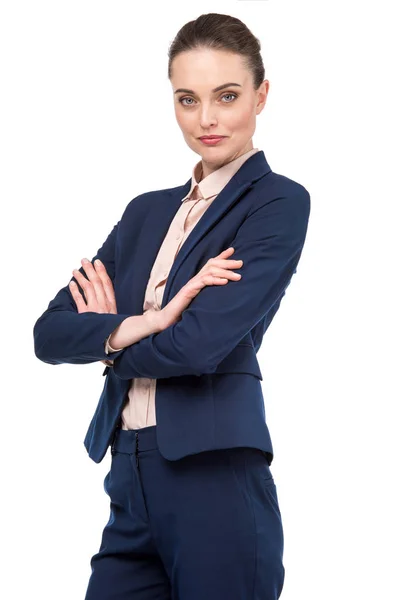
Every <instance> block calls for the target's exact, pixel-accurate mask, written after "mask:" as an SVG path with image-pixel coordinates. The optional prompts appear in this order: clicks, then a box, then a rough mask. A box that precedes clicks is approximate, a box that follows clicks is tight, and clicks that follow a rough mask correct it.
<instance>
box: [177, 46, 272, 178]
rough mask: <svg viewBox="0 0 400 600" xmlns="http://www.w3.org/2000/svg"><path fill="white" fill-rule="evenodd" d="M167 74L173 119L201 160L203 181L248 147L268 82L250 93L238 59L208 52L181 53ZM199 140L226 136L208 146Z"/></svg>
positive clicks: (249, 79) (245, 72)
mask: <svg viewBox="0 0 400 600" xmlns="http://www.w3.org/2000/svg"><path fill="white" fill-rule="evenodd" d="M171 72H172V74H171V79H170V80H171V84H172V88H173V96H174V107H175V115H176V119H177V122H178V125H179V127H180V128H181V130H182V133H183V137H184V138H185V141H186V143H187V145H188V146H189V147H190V148H191V149H192V150H193V152H196V154H199V155H200V156H201V158H202V163H203V177H206V176H207V175H208V174H209V173H211V172H213V171H215V170H216V169H218V168H220V167H221V166H223V165H224V164H226V163H228V162H231V161H232V160H234V159H235V158H237V157H238V156H241V155H242V154H244V153H245V152H248V151H249V150H251V149H252V148H253V142H252V136H253V134H254V131H255V128H256V116H257V115H258V114H260V112H261V111H262V110H263V108H264V106H265V103H266V99H267V94H268V89H269V82H268V80H267V79H266V80H264V81H263V83H262V84H261V86H260V87H259V88H258V90H254V88H253V82H252V73H251V72H250V71H249V70H247V69H246V68H245V66H244V64H243V59H242V58H241V56H240V55H238V54H234V53H231V52H226V51H222V50H211V49H208V48H207V49H197V50H190V51H186V52H181V53H180V54H178V55H177V56H176V57H175V58H174V60H173V63H172V70H171ZM227 83H229V84H230V85H228V86H225V85H224V84H227ZM233 84H237V85H233ZM220 86H224V87H223V88H222V89H218V90H215V88H217V87H218V88H219V87H220ZM204 135H221V136H226V137H224V139H222V140H221V141H220V142H218V143H217V144H215V145H212V146H207V145H206V144H205V143H203V142H202V141H201V140H200V139H199V138H200V137H201V136H204Z"/></svg>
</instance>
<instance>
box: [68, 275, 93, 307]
mask: <svg viewBox="0 0 400 600" xmlns="http://www.w3.org/2000/svg"><path fill="white" fill-rule="evenodd" d="M85 271H86V270H85ZM72 274H73V276H74V277H75V279H76V280H77V282H78V283H79V285H80V286H81V288H82V289H83V292H84V294H85V298H86V303H87V305H88V310H93V311H95V312H96V309H95V306H96V304H97V299H96V293H95V291H94V288H93V285H92V283H91V282H90V281H88V280H87V279H86V277H85V276H84V275H82V273H81V272H80V271H78V269H74V270H73V271H72Z"/></svg>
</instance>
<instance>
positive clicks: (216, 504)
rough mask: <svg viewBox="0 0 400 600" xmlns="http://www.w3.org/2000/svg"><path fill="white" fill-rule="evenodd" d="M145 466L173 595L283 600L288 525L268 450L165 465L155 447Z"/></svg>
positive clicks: (143, 459) (143, 458) (186, 599)
mask: <svg viewBox="0 0 400 600" xmlns="http://www.w3.org/2000/svg"><path fill="white" fill-rule="evenodd" d="M139 461H140V467H141V472H142V480H143V491H144V494H145V498H146V505H147V509H148V514H149V518H150V521H151V523H152V528H153V531H154V536H155V539H156V543H157V548H158V552H159V554H160V557H161V558H162V561H163V564H164V566H165V569H166V572H167V574H168V577H169V579H170V582H171V588H172V597H173V598H177V599H179V600H205V599H207V600H225V599H226V600H228V599H229V600H277V599H278V598H279V596H280V594H281V591H282V588H283V581H284V573H285V569H284V566H283V562H282V559H283V528H282V520H281V514H280V509H279V504H278V497H277V492H276V486H275V482H274V480H273V477H272V473H271V470H270V467H269V466H268V463H267V459H266V457H265V455H264V453H263V452H261V451H260V450H257V449H253V448H234V449H227V450H216V451H211V452H203V453H200V454H196V455H192V456H188V457H185V458H183V459H181V460H179V461H166V460H165V459H163V457H162V456H161V455H160V454H159V453H158V450H152V451H147V452H144V453H142V454H139Z"/></svg>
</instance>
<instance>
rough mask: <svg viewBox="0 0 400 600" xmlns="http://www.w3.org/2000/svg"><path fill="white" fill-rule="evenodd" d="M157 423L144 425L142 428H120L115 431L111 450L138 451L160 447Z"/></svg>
mask: <svg viewBox="0 0 400 600" xmlns="http://www.w3.org/2000/svg"><path fill="white" fill-rule="evenodd" d="M156 430H157V426H156V425H151V426H149V427H142V428H140V429H121V428H120V427H118V429H117V430H116V432H115V436H114V441H113V443H112V446H111V452H113V451H114V450H116V451H117V452H126V453H133V454H134V453H138V452H142V451H144V450H154V449H155V448H158V445H157V436H156Z"/></svg>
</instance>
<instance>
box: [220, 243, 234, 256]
mask: <svg viewBox="0 0 400 600" xmlns="http://www.w3.org/2000/svg"><path fill="white" fill-rule="evenodd" d="M234 251H235V248H233V247H232V246H230V248H227V249H226V250H223V251H222V252H221V254H218V256H219V257H220V258H221V257H222V256H230V255H231V254H232V253H233V252H234Z"/></svg>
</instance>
